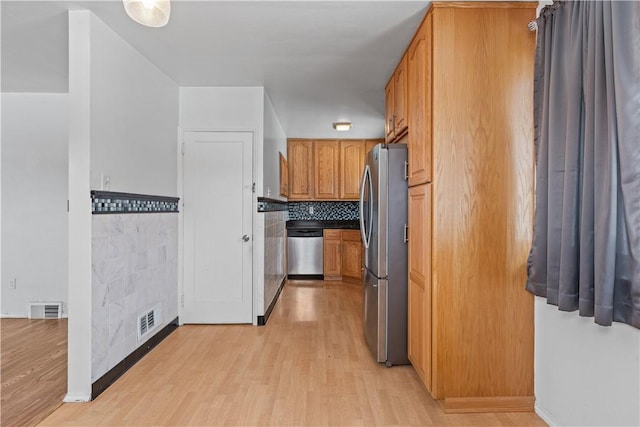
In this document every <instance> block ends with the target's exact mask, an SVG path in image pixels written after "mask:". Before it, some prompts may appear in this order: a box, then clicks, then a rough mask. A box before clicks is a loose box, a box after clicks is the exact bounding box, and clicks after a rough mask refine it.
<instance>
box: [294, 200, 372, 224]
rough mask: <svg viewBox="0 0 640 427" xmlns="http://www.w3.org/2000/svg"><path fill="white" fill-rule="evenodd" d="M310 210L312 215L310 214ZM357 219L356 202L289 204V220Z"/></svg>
mask: <svg viewBox="0 0 640 427" xmlns="http://www.w3.org/2000/svg"><path fill="white" fill-rule="evenodd" d="M311 208H313V209H311ZM310 210H312V211H313V213H310V212H309V211H310ZM359 218H360V213H359V212H358V202H289V219H291V220H301V219H313V220H322V221H330V220H356V219H359Z"/></svg>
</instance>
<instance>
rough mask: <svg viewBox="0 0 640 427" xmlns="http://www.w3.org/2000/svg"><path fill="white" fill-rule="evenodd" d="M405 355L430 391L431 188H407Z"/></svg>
mask: <svg viewBox="0 0 640 427" xmlns="http://www.w3.org/2000/svg"><path fill="white" fill-rule="evenodd" d="M408 235H409V305H408V311H409V312H408V321H409V328H408V343H409V348H408V354H409V360H410V361H411V364H412V365H413V367H414V368H415V370H416V372H417V373H418V376H419V377H420V379H422V382H423V383H424V385H425V386H426V388H427V390H429V391H430V392H431V391H432V369H433V367H432V363H431V362H432V360H431V359H432V358H431V355H432V351H433V349H432V327H431V185H430V184H424V185H420V186H418V187H412V188H409V231H408Z"/></svg>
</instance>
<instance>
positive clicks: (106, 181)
mask: <svg viewBox="0 0 640 427" xmlns="http://www.w3.org/2000/svg"><path fill="white" fill-rule="evenodd" d="M102 189H103V190H109V189H111V176H109V175H104V174H103V175H102Z"/></svg>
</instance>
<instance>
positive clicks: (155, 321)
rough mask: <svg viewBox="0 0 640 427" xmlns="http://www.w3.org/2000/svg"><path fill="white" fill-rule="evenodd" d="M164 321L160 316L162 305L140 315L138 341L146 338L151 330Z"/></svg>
mask: <svg viewBox="0 0 640 427" xmlns="http://www.w3.org/2000/svg"><path fill="white" fill-rule="evenodd" d="M160 323H162V320H161V317H160V305H159V304H158V305H156V306H155V307H153V308H152V309H151V310H147V311H145V312H144V313H141V314H139V315H138V341H141V340H142V339H144V338H145V337H146V336H147V335H148V334H149V332H151V331H152V330H153V329H155V328H156V327H157V326H158V325H159V324H160Z"/></svg>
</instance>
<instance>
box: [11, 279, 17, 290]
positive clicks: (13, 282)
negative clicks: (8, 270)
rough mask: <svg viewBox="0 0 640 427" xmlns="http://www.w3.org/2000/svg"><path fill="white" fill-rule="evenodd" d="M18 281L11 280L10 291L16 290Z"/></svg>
mask: <svg viewBox="0 0 640 427" xmlns="http://www.w3.org/2000/svg"><path fill="white" fill-rule="evenodd" d="M17 281H18V279H11V280H9V289H15V288H16V282H17Z"/></svg>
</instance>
